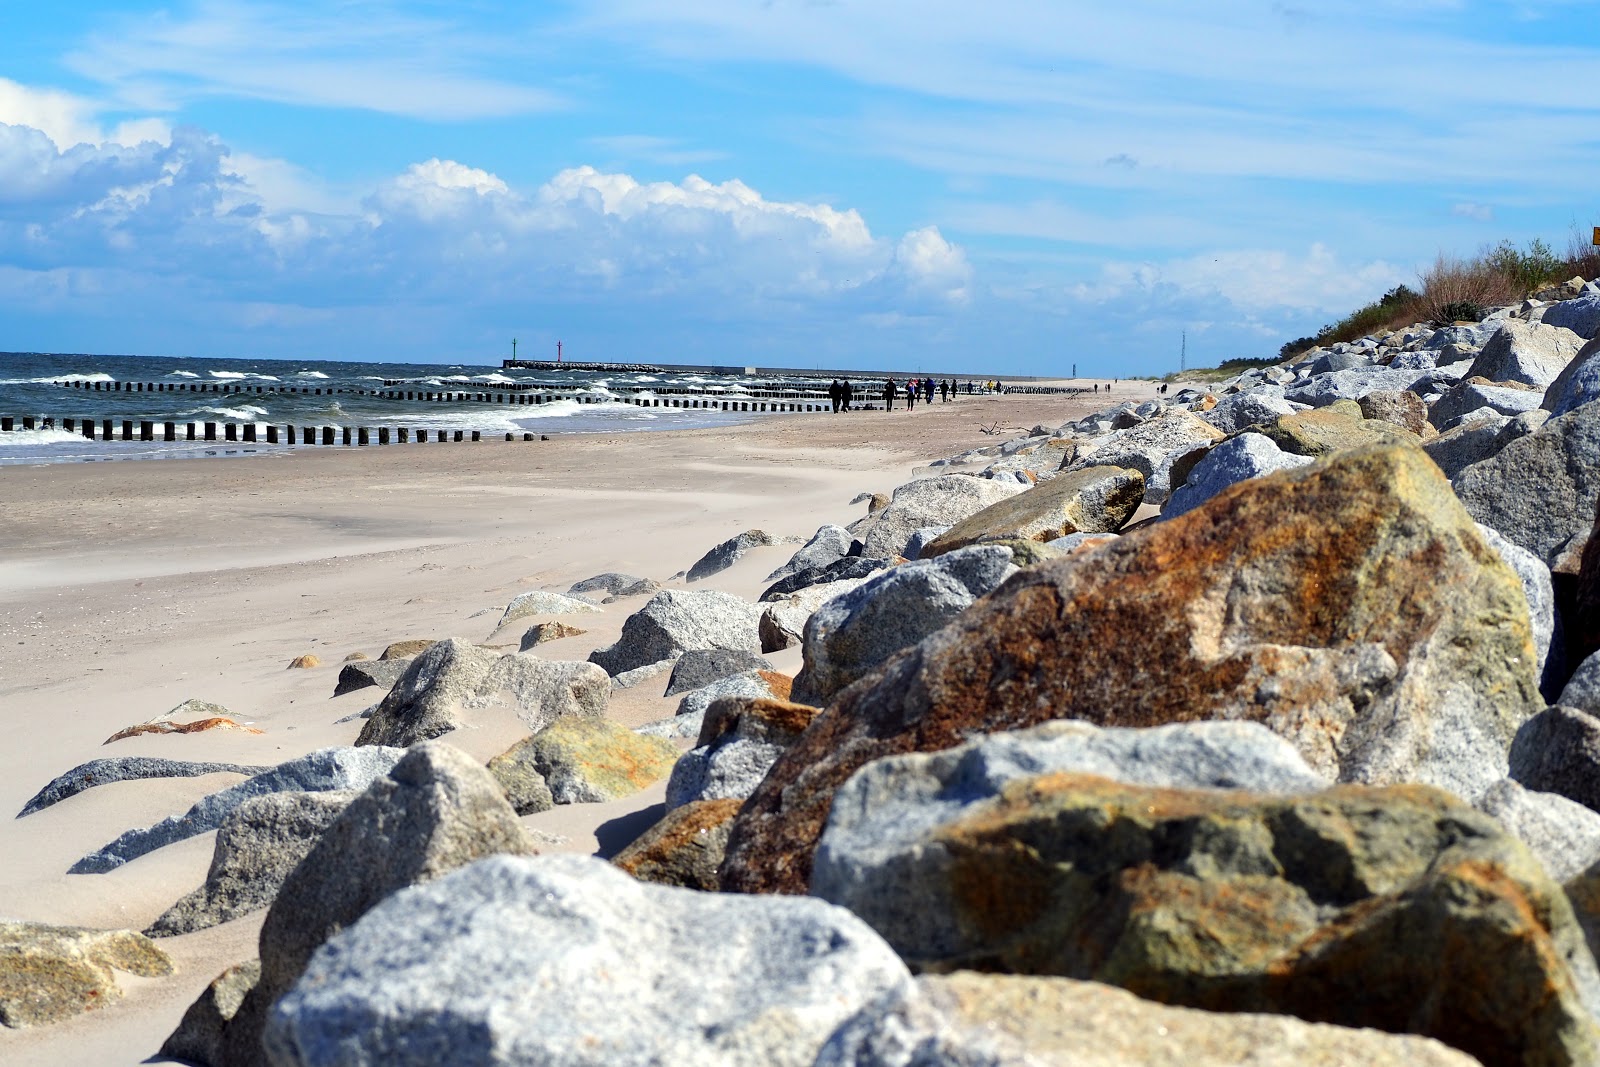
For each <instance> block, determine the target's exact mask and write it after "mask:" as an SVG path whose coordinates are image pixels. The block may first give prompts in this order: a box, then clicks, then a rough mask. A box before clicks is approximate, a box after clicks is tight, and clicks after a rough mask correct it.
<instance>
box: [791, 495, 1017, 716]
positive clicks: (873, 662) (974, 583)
mask: <svg viewBox="0 0 1600 1067" xmlns="http://www.w3.org/2000/svg"><path fill="white" fill-rule="evenodd" d="M892 506H893V505H891V507H892ZM1016 572H1017V567H1016V566H1015V565H1014V564H1013V563H1012V562H1011V551H1010V550H1009V549H1007V548H1003V547H1000V546H998V545H975V546H973V547H971V548H960V549H956V550H955V551H954V552H946V553H945V554H944V555H942V556H939V557H937V558H935V559H930V560H918V561H916V562H914V563H906V564H902V565H901V566H899V567H896V568H895V569H894V570H891V571H888V572H887V573H885V574H883V575H880V576H878V577H875V578H872V579H869V580H868V581H867V582H865V583H863V584H862V585H861V586H860V587H858V588H856V589H852V590H851V591H850V592H848V593H845V594H843V595H842V596H837V597H834V598H833V599H832V600H829V601H828V602H827V603H825V604H823V605H822V606H821V607H819V608H818V609H817V610H816V612H815V613H814V614H813V615H812V616H811V618H810V620H809V621H807V623H806V632H805V642H804V645H805V665H804V666H803V667H802V668H801V669H800V673H799V674H797V675H796V676H795V680H794V699H795V700H797V701H799V702H800V703H802V704H813V705H816V706H818V707H821V706H823V705H825V704H827V703H828V701H830V700H831V699H833V696H834V694H835V693H837V692H838V691H839V690H841V689H843V688H844V687H845V686H847V685H849V684H850V683H851V682H853V681H855V680H856V679H857V678H860V677H862V676H863V675H865V674H867V673H869V672H870V671H872V670H873V669H875V668H876V667H878V666H879V665H880V664H882V663H883V661H884V660H886V659H888V658H889V657H890V656H892V655H894V653H896V652H898V651H900V649H902V648H907V647H909V646H911V645H914V644H916V643H917V642H918V641H920V640H922V639H923V638H924V637H927V636H928V635H929V634H931V633H933V632H934V631H935V630H938V629H940V628H942V627H943V626H944V625H945V624H946V623H948V622H950V621H951V620H952V619H954V618H955V617H956V616H957V615H959V614H961V612H963V611H965V610H966V609H967V607H968V606H969V605H971V604H972V602H973V601H975V600H977V599H978V598H979V597H981V596H983V595H984V594H985V593H988V592H989V591H991V590H992V589H994V588H996V587H997V586H998V585H999V584H1000V583H1001V582H1003V581H1004V580H1005V579H1006V578H1008V577H1010V576H1011V575H1012V574H1015V573H1016Z"/></svg>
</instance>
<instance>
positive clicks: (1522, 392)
mask: <svg viewBox="0 0 1600 1067" xmlns="http://www.w3.org/2000/svg"><path fill="white" fill-rule="evenodd" d="M1543 399H1544V397H1543V394H1542V393H1541V392H1540V391H1539V390H1536V389H1513V388H1511V387H1509V386H1501V385H1485V384H1484V382H1483V379H1481V378H1479V379H1476V380H1474V379H1471V378H1469V379H1467V380H1466V381H1464V382H1462V383H1461V384H1460V385H1457V386H1455V387H1453V388H1452V389H1450V391H1449V392H1447V393H1445V394H1444V395H1443V396H1441V397H1440V398H1439V399H1438V400H1436V401H1435V402H1434V404H1433V406H1432V407H1431V408H1429V409H1428V421H1429V422H1431V423H1433V424H1434V425H1435V426H1437V427H1438V428H1439V429H1440V430H1445V429H1448V428H1449V427H1450V424H1451V423H1452V422H1454V421H1455V420H1456V419H1458V418H1460V417H1461V416H1463V415H1465V414H1467V413H1468V412H1472V411H1477V410H1478V409H1479V408H1490V409H1492V410H1494V411H1498V412H1499V413H1500V414H1502V415H1513V416H1514V415H1520V414H1522V413H1523V412H1524V411H1532V410H1533V409H1534V408H1536V407H1539V406H1540V404H1541V403H1542V401H1543Z"/></svg>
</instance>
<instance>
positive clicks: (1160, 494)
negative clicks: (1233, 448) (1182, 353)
mask: <svg viewBox="0 0 1600 1067" xmlns="http://www.w3.org/2000/svg"><path fill="white" fill-rule="evenodd" d="M1222 437H1223V434H1222V432H1221V431H1220V430H1218V429H1217V428H1216V427H1215V426H1212V425H1211V424H1210V423H1208V422H1204V421H1202V420H1201V419H1200V418H1199V416H1197V415H1192V414H1190V413H1189V412H1187V411H1169V412H1167V413H1166V414H1165V415H1162V416H1161V417H1160V418H1157V419H1152V420H1150V421H1149V422H1145V423H1141V424H1139V425H1138V426H1135V427H1133V428H1131V429H1128V430H1118V431H1117V432H1116V433H1113V434H1111V435H1109V436H1108V437H1106V438H1105V439H1104V440H1103V441H1101V442H1100V444H1099V446H1098V447H1096V448H1094V449H1093V450H1092V451H1080V452H1079V454H1078V457H1077V459H1076V460H1075V461H1074V462H1073V464H1072V465H1071V466H1070V467H1066V468H1063V473H1066V472H1067V471H1073V470H1082V469H1085V468H1088V467H1104V466H1111V467H1131V468H1132V469H1134V470H1136V471H1138V472H1139V473H1140V474H1142V475H1144V502H1145V503H1146V504H1156V505H1160V504H1164V503H1166V500H1167V496H1168V495H1169V494H1170V493H1171V492H1172V481H1173V478H1172V472H1173V467H1174V465H1177V464H1179V463H1180V462H1181V461H1183V460H1184V459H1185V458H1186V457H1189V456H1190V455H1191V454H1192V453H1195V452H1197V451H1204V450H1205V449H1208V448H1210V447H1211V446H1212V445H1214V444H1216V443H1217V442H1218V441H1221V440H1222ZM1179 481H1180V482H1181V481H1182V479H1181V478H1180V479H1179Z"/></svg>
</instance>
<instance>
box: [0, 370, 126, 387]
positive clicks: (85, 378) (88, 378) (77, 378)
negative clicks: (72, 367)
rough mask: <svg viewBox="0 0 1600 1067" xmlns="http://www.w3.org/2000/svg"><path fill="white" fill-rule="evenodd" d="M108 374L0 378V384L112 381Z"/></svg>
mask: <svg viewBox="0 0 1600 1067" xmlns="http://www.w3.org/2000/svg"><path fill="white" fill-rule="evenodd" d="M114 381H116V379H115V378H113V377H111V375H109V374H102V373H99V372H96V373H94V374H56V375H52V376H51V377H49V378H0V385H70V384H71V383H73V382H114Z"/></svg>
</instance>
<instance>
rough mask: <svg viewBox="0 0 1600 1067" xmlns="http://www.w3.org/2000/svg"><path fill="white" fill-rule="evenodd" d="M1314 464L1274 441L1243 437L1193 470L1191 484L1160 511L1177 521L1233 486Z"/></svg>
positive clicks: (1230, 441)
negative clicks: (1283, 448)
mask: <svg viewBox="0 0 1600 1067" xmlns="http://www.w3.org/2000/svg"><path fill="white" fill-rule="evenodd" d="M1311 462H1313V460H1312V458H1311V457H1310V456H1297V455H1294V454H1292V453H1289V452H1285V451H1283V450H1282V449H1281V448H1279V447H1278V446H1277V444H1276V443H1274V442H1273V441H1272V440H1271V438H1268V437H1264V436H1262V435H1261V434H1258V433H1242V434H1240V435H1239V436H1237V437H1232V438H1229V439H1228V440H1226V441H1224V442H1222V444H1220V445H1218V446H1217V447H1215V448H1213V449H1212V450H1211V451H1210V452H1207V453H1206V454H1205V458H1203V459H1202V460H1200V462H1199V463H1196V464H1195V465H1194V468H1193V469H1192V470H1190V472H1189V480H1188V481H1186V482H1185V483H1184V484H1183V485H1181V486H1179V487H1178V488H1177V490H1176V491H1174V492H1173V494H1172V498H1171V499H1170V500H1168V501H1167V506H1166V507H1164V508H1162V509H1161V514H1162V515H1163V517H1166V518H1176V517H1177V516H1179V515H1182V514H1183V513H1184V512H1186V511H1193V510H1194V509H1195V508H1197V507H1199V506H1200V505H1201V504H1204V503H1205V502H1206V501H1207V500H1210V499H1211V498H1212V497H1214V496H1216V495H1217V494H1218V493H1220V492H1222V491H1223V490H1224V489H1226V488H1228V486H1230V485H1234V484H1236V483H1238V482H1242V481H1245V480H1246V479H1248V478H1259V477H1261V475H1263V474H1271V473H1272V472H1273V471H1281V470H1287V469H1288V468H1290V467H1303V466H1305V465H1306V464H1307V463H1311Z"/></svg>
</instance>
